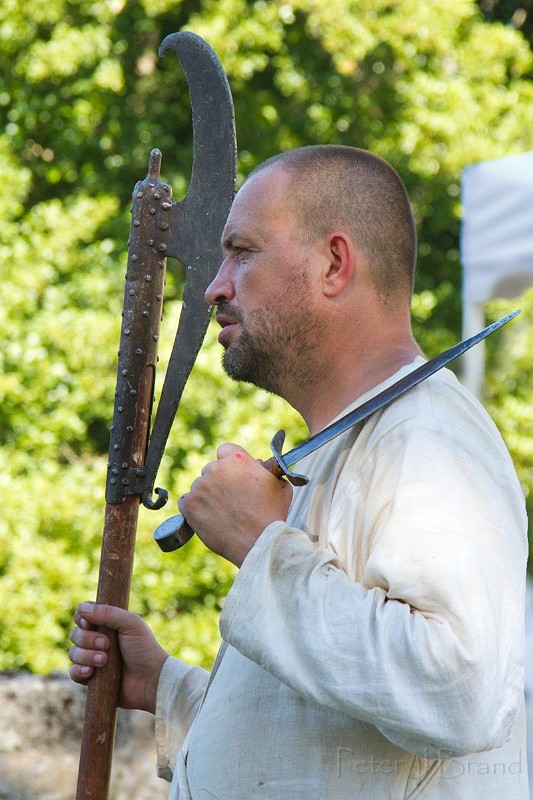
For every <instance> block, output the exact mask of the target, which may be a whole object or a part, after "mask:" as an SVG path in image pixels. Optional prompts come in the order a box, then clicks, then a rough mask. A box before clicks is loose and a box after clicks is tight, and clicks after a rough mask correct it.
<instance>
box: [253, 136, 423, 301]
mask: <svg viewBox="0 0 533 800" xmlns="http://www.w3.org/2000/svg"><path fill="white" fill-rule="evenodd" d="M278 167H281V168H283V169H284V170H286V171H287V172H288V173H289V175H290V177H291V188H292V194H291V195H290V196H289V198H288V200H287V204H288V207H289V208H291V209H292V210H293V211H294V212H295V213H296V214H297V216H298V217H299V219H300V220H301V222H302V229H303V235H304V237H305V238H306V239H307V240H308V241H314V240H316V239H318V238H323V237H325V236H327V235H328V234H329V233H332V232H333V231H335V230H339V229H342V230H344V231H345V232H347V233H348V234H350V236H351V237H352V239H353V241H354V243H355V245H356V246H357V247H358V248H359V249H360V250H361V251H362V252H363V253H364V254H365V255H366V257H367V259H368V263H369V267H370V272H371V275H372V278H373V281H374V285H375V287H376V289H377V290H378V291H379V292H380V293H381V294H383V295H384V296H385V297H394V296H396V295H397V294H398V293H400V294H405V293H406V292H407V293H408V295H409V296H410V294H411V292H412V289H413V282H414V271H415V261H416V231H415V225H414V220H413V214H412V211H411V207H410V204H409V198H408V196H407V192H406V190H405V187H404V185H403V183H402V181H401V179H400V177H399V175H398V174H397V173H396V172H395V170H394V169H393V168H392V167H391V166H390V164H388V163H387V162H386V161H384V160H383V159H382V158H380V157H379V156H376V155H374V154H373V153H370V152H369V151H368V150H361V149H358V148H355V147H342V146H340V145H315V146H311V147H301V148H297V149H295V150H289V151H287V152H285V153H281V154H280V155H277V156H274V157H273V158H270V159H268V160H267V161H265V162H263V163H262V164H261V165H260V166H259V167H257V168H256V169H255V170H254V171H253V172H252V173H251V175H250V177H252V176H253V175H254V174H257V173H258V172H262V171H263V170H266V169H273V168H278Z"/></svg>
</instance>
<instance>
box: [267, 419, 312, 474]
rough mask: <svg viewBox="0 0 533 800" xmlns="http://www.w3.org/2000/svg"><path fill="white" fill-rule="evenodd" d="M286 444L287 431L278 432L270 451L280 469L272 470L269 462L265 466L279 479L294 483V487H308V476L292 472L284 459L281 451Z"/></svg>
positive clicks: (271, 443)
mask: <svg viewBox="0 0 533 800" xmlns="http://www.w3.org/2000/svg"><path fill="white" fill-rule="evenodd" d="M284 442H285V431H283V430H281V431H278V432H277V433H276V434H275V436H274V437H273V438H272V441H271V442H270V449H271V451H272V455H273V456H274V461H275V462H276V464H277V467H278V469H270V463H269V462H268V461H266V462H265V464H264V466H265V467H266V468H267V469H269V471H270V472H273V473H274V474H275V475H276V476H277V477H278V478H287V480H288V481H289V483H292V485H293V486H307V484H308V483H309V478H308V477H307V476H306V475H300V474H298V473H297V472H292V471H291V470H290V469H289V467H288V464H287V463H286V461H285V459H284V458H283V456H282V454H281V451H282V449H283V444H284Z"/></svg>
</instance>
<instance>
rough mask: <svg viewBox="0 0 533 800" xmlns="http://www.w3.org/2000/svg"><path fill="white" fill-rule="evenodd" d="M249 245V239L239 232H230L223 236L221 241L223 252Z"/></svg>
mask: <svg viewBox="0 0 533 800" xmlns="http://www.w3.org/2000/svg"><path fill="white" fill-rule="evenodd" d="M249 244H251V242H250V239H249V238H248V237H247V236H245V235H244V234H242V233H239V231H232V232H231V233H228V234H227V236H224V238H223V239H222V247H223V249H224V250H234V249H235V247H238V246H239V245H241V246H246V245H249Z"/></svg>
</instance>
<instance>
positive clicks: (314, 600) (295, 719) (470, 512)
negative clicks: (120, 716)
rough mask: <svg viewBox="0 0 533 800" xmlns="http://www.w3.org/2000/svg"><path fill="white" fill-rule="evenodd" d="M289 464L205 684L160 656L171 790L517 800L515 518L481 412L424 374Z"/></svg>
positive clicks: (516, 492)
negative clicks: (291, 477) (285, 509)
mask: <svg viewBox="0 0 533 800" xmlns="http://www.w3.org/2000/svg"><path fill="white" fill-rule="evenodd" d="M419 363H422V359H416V360H415V362H413V364H411V365H409V366H408V367H405V368H403V369H402V370H400V371H399V372H398V373H396V374H395V375H393V376H392V377H391V378H390V379H388V380H387V381H385V382H384V383H383V384H381V385H380V386H378V387H376V388H375V389H374V390H373V392H372V393H369V394H367V395H365V396H364V397H361V398H359V399H358V401H357V402H356V403H354V404H353V406H351V407H355V406H356V405H359V404H361V403H362V402H364V401H365V400H367V399H368V398H369V396H370V395H371V394H376V393H377V392H379V391H381V390H382V389H383V388H384V387H385V386H386V385H388V384H391V383H393V382H395V381H396V380H398V379H399V378H400V377H402V375H404V374H405V373H406V372H409V371H410V370H411V369H413V368H414V367H416V366H418V364H419ZM351 407H350V408H351ZM347 410H348V409H347ZM343 413H345V412H343ZM298 471H301V472H305V473H306V474H307V475H308V476H309V477H310V483H309V485H308V486H306V487H303V488H301V489H298V490H295V493H294V499H293V503H292V505H291V509H290V513H289V517H288V519H287V521H286V522H281V521H279V522H274V523H272V524H271V525H269V526H268V527H267V528H266V529H265V531H264V532H263V533H262V534H261V536H260V537H259V539H258V541H257V542H256V544H255V545H254V547H253V548H252V549H251V551H250V552H249V554H248V555H247V557H246V559H245V561H244V563H243V565H242V567H241V569H240V571H239V573H238V575H237V577H236V580H235V582H234V585H233V587H232V588H231V590H230V592H229V594H228V597H227V598H226V602H225V604H224V607H223V610H222V614H221V619H220V630H221V634H222V638H223V640H224V642H223V645H222V648H221V651H220V653H219V656H218V657H217V661H216V662H215V665H214V668H213V671H212V673H211V677H210V678H209V676H208V673H207V672H206V671H205V670H201V669H199V668H197V667H188V666H186V665H185V664H183V663H182V662H180V661H178V660H177V659H173V658H169V659H167V662H166V663H165V665H164V667H163V671H162V673H161V678H160V683H159V689H158V708H157V715H156V735H157V739H158V753H159V774H160V775H161V776H162V777H166V778H167V779H171V778H172V787H171V790H170V798H171V800H177V798H179V800H191V799H192V800H204V798H205V800H207V799H208V798H218V799H219V800H256V798H257V800H259V799H260V798H264V799H268V800H300V798H301V800H304V798H305V800H328V799H331V800H348V799H349V800H387V799H388V798H390V800H400V799H401V798H403V799H404V800H407V798H409V800H414V798H417V800H428V799H429V798H431V800H478V798H479V800H481V799H483V800H526V798H527V796H528V790H527V766H526V750H525V728H524V707H523V706H524V701H523V646H524V641H523V640H524V631H523V611H524V594H525V564H526V558H527V539H526V530H527V523H526V515H525V508H524V497H523V492H522V490H521V487H520V484H519V482H518V480H517V477H516V474H515V471H514V468H513V465H512V463H511V459H510V457H509V455H508V453H507V450H506V448H505V446H504V444H503V441H502V439H501V437H500V435H499V433H498V431H497V429H496V427H495V426H494V424H493V423H492V421H491V420H490V419H489V417H488V415H487V414H486V413H485V411H484V410H483V409H482V407H481V406H480V405H479V403H478V402H477V401H476V400H475V399H474V398H472V397H471V396H470V395H469V394H468V393H467V392H466V391H465V390H464V389H463V388H462V387H461V385H460V383H459V382H458V381H457V380H456V378H455V377H454V376H453V374H452V373H451V372H450V371H448V370H441V371H440V372H439V373H438V374H436V375H434V376H432V377H431V378H429V379H428V380H426V381H424V382H423V383H422V384H420V385H418V386H417V387H415V388H413V389H411V390H410V391H409V392H407V393H406V394H405V395H403V396H402V397H400V398H398V399H397V400H395V401H394V402H393V403H391V404H390V405H388V406H387V407H385V408H384V409H382V410H381V411H379V412H377V413H375V414H373V415H372V416H371V417H370V418H368V419H367V420H366V421H365V422H364V423H360V424H359V425H357V426H356V427H355V428H352V429H351V430H350V431H348V432H346V433H345V434H342V435H341V436H339V437H338V438H336V439H335V440H333V441H332V442H330V443H329V444H328V445H326V446H325V447H323V448H321V449H320V450H319V451H317V452H316V453H314V454H313V455H311V456H308V457H307V458H306V459H305V460H303V461H301V462H300V463H299V466H298ZM206 687H207V688H208V690H207V692H206V691H205V690H206ZM178 751H179V752H178ZM176 752H178V755H177V759H176Z"/></svg>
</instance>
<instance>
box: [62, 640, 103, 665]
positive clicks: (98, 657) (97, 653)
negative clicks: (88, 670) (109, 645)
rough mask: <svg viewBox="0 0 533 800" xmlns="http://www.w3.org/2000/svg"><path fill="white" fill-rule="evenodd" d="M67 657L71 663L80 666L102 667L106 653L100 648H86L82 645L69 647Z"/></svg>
mask: <svg viewBox="0 0 533 800" xmlns="http://www.w3.org/2000/svg"><path fill="white" fill-rule="evenodd" d="M68 657H69V658H70V660H71V661H72V663H73V664H77V665H78V666H81V667H103V666H105V664H107V661H108V658H109V656H108V654H107V653H105V652H103V651H102V650H86V649H85V648H83V647H77V645H74V647H71V648H70V650H69V651H68Z"/></svg>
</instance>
